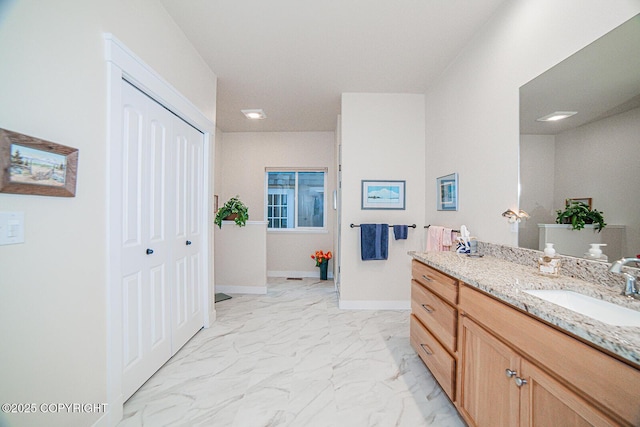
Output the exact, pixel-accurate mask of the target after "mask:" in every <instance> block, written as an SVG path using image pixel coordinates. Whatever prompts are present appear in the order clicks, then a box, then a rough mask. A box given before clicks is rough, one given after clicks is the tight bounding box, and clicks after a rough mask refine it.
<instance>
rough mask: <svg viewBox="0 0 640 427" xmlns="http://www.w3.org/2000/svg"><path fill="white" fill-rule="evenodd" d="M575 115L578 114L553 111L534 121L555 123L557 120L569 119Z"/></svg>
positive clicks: (575, 112)
mask: <svg viewBox="0 0 640 427" xmlns="http://www.w3.org/2000/svg"><path fill="white" fill-rule="evenodd" d="M575 114H578V112H577V111H555V112H553V113H551V114H547V115H546V116H544V117H540V118H539V119H536V121H537V122H555V121H558V120H562V119H566V118H567V117H571V116H573V115H575Z"/></svg>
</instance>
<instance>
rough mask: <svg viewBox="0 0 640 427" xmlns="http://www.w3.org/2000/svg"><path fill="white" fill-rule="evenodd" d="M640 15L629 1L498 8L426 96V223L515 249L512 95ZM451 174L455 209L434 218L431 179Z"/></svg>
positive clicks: (528, 2) (532, 1)
mask: <svg viewBox="0 0 640 427" xmlns="http://www.w3.org/2000/svg"><path fill="white" fill-rule="evenodd" d="M638 12H640V3H639V2H638V1H634V0H616V1H610V2H602V1H598V0H586V1H585V0H566V1H562V2H558V1H554V0H521V1H517V2H505V4H504V6H503V8H502V9H501V10H499V11H498V13H496V14H495V15H494V16H493V17H492V18H491V19H490V21H489V22H487V25H486V26H485V28H484V29H483V30H482V31H481V32H480V33H478V34H476V35H475V36H474V38H473V40H472V41H471V42H470V43H469V44H468V45H467V46H466V48H465V49H464V51H463V52H461V54H460V55H459V56H458V57H457V59H456V60H455V61H454V62H453V63H452V64H451V65H450V66H449V67H448V68H447V70H446V71H445V72H444V73H443V75H442V76H441V77H440V78H439V80H438V81H437V82H436V83H435V84H434V85H433V86H432V87H431V89H430V90H429V91H428V92H427V94H426V129H427V136H426V146H427V147H426V156H427V157H426V184H427V185H426V212H427V215H426V221H425V222H428V223H431V224H439V225H449V226H459V225H460V224H465V225H467V227H468V228H469V229H470V231H471V233H472V235H476V236H478V237H479V238H480V239H481V240H484V241H488V242H493V243H501V244H509V245H517V233H516V232H512V231H511V228H510V227H509V225H508V223H507V221H506V220H505V219H504V218H503V217H502V216H501V215H500V214H501V213H502V212H503V211H505V210H506V209H508V208H511V209H515V208H517V207H518V190H517V189H518V141H519V120H518V115H519V108H518V96H519V95H518V89H519V87H520V86H522V85H523V84H524V83H526V82H528V81H529V80H531V79H532V78H534V77H535V76H537V75H538V74H540V73H542V72H543V71H545V70H547V69H548V68H550V67H552V66H553V65H555V64H557V63H558V62H560V61H561V60H563V59H564V58H566V57H568V56H570V55H571V54H573V53H575V52H576V51H578V50H579V49H581V48H583V47H584V46H586V45H588V44H589V43H591V42H592V41H594V40H595V39H597V38H599V37H601V36H602V35H604V34H605V33H607V32H608V31H610V30H612V29H613V28H615V27H617V26H618V25H620V24H621V23H623V22H624V21H626V20H628V19H629V18H631V17H632V16H634V15H635V14H637V13H638ZM451 172H458V173H459V179H460V193H459V195H460V209H459V211H458V212H455V213H452V212H438V211H436V207H435V180H436V178H437V177H438V176H442V175H446V174H448V173H451Z"/></svg>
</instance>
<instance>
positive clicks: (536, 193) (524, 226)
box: [518, 135, 557, 249]
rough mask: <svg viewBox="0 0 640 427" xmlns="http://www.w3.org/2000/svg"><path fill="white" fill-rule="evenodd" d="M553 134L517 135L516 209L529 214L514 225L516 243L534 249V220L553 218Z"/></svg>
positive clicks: (536, 240)
mask: <svg viewBox="0 0 640 427" xmlns="http://www.w3.org/2000/svg"><path fill="white" fill-rule="evenodd" d="M555 154H556V145H555V136H553V135H520V187H521V188H520V209H522V210H524V211H525V212H527V213H528V214H529V215H530V216H531V217H530V218H529V219H528V220H525V221H522V222H521V223H520V224H519V226H518V245H519V246H520V247H522V248H529V249H538V240H539V239H538V236H539V231H538V224H553V223H554V222H555V220H556V213H555V209H557V207H556V205H554V203H553V193H554V187H555V183H554V182H555Z"/></svg>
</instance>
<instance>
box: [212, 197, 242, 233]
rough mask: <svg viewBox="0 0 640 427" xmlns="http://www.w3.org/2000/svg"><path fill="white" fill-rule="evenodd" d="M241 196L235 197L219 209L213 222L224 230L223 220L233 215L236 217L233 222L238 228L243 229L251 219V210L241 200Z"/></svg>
mask: <svg viewBox="0 0 640 427" xmlns="http://www.w3.org/2000/svg"><path fill="white" fill-rule="evenodd" d="M239 197H240V196H237V195H236V196H235V197H232V198H230V199H229V200H227V202H226V203H225V204H224V205H222V207H220V209H218V212H216V217H215V219H214V220H213V222H214V223H215V224H216V225H217V226H218V227H220V228H222V220H224V219H225V218H226V217H228V216H231V215H234V214H235V215H236V217H235V218H234V219H233V221H234V222H235V223H236V224H237V225H238V227H243V226H244V225H245V224H246V223H247V220H248V219H249V208H248V207H247V206H246V205H245V204H244V203H242V201H241V200H240V199H239Z"/></svg>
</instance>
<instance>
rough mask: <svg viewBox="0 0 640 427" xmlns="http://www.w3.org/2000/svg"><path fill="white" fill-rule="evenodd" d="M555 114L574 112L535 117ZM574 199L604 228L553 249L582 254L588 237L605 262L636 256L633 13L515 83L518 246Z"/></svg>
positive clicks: (639, 132)
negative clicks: (522, 217) (575, 244)
mask: <svg viewBox="0 0 640 427" xmlns="http://www.w3.org/2000/svg"><path fill="white" fill-rule="evenodd" d="M554 112H576V114H575V115H573V116H571V117H568V118H566V119H563V120H557V121H539V119H541V118H543V117H544V116H548V115H550V114H552V113H554ZM574 198H577V199H591V203H592V207H593V208H594V209H597V210H599V211H602V212H604V219H605V221H606V223H607V227H606V228H605V230H604V231H603V232H602V233H596V232H594V231H593V230H582V231H579V232H578V231H574V232H573V233H574V234H573V235H571V238H572V239H573V238H576V236H578V235H579V234H580V233H584V234H582V235H581V236H583V237H582V243H580V244H579V249H577V250H575V249H574V250H572V251H573V252H574V253H568V252H569V249H564V248H563V247H562V246H563V245H561V244H558V242H554V243H556V247H557V248H558V252H559V253H561V254H563V253H564V254H566V255H573V256H581V255H583V252H587V250H588V248H589V246H588V245H587V246H585V245H586V243H584V242H585V241H590V242H591V241H592V242H593V243H596V242H602V243H607V245H608V246H607V247H603V248H602V249H603V251H604V253H605V254H609V261H613V260H614V258H617V257H619V256H635V255H636V254H640V15H637V16H635V17H634V18H632V19H630V20H629V21H627V22H625V23H624V24H622V25H621V26H619V27H618V28H616V29H614V30H612V31H611V32H609V33H608V34H606V35H605V36H603V37H602V38H600V39H598V40H596V41H595V42H593V43H592V44H590V45H589V46H587V47H585V48H584V49H582V50H580V51H579V52H577V53H576V54H574V55H572V56H571V57H569V58H567V59H566V60H564V61H562V62H561V63H559V64H558V65H556V66H554V67H553V68H551V69H549V70H548V71H546V72H545V73H543V74H541V75H540V76H538V77H536V78H535V79H533V80H532V81H530V82H528V83H527V84H525V85H524V86H522V87H521V88H520V209H523V210H524V211H526V212H528V213H529V214H530V215H531V218H530V219H529V220H527V221H523V222H521V223H520V226H519V234H518V243H519V246H520V247H525V248H531V249H539V248H540V245H541V239H540V236H541V233H540V229H541V228H544V227H542V226H539V224H553V223H555V219H556V210H558V209H563V208H564V206H565V200H566V199H574ZM616 226H617V227H616ZM589 233H590V234H589ZM585 235H586V238H585V237H584V236H585ZM576 251H577V252H576Z"/></svg>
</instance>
